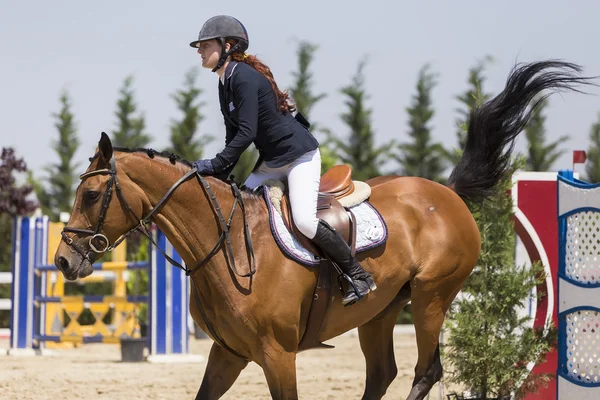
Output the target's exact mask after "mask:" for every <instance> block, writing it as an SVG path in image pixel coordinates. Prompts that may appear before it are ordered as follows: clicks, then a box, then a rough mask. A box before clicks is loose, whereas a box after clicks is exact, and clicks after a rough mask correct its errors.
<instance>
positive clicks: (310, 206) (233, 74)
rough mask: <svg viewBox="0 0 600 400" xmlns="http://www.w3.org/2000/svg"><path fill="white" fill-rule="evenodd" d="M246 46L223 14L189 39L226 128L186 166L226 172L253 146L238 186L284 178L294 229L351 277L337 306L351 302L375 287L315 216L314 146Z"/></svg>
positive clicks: (242, 31)
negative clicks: (213, 84) (215, 80)
mask: <svg viewBox="0 0 600 400" xmlns="http://www.w3.org/2000/svg"><path fill="white" fill-rule="evenodd" d="M248 44H249V41H248V33H247V31H246V28H244V26H243V25H242V23H241V22H240V21H238V20H237V19H235V18H233V17H230V16H226V15H218V16H215V17H212V18H210V19H209V20H208V21H206V22H205V23H204V25H203V26H202V29H200V33H199V35H198V40H196V41H193V42H192V43H190V46H192V47H194V48H197V49H198V54H200V55H201V56H202V66H203V67H204V68H208V69H211V70H212V72H216V74H217V75H218V76H219V100H220V106H221V112H222V114H223V117H224V120H225V128H226V138H225V148H224V149H223V150H222V151H221V152H220V153H218V154H217V155H216V156H215V157H214V158H212V159H201V160H198V161H196V162H194V165H195V166H196V167H197V168H198V171H199V172H200V173H201V174H206V175H220V176H227V175H228V173H229V172H230V171H231V170H232V169H233V167H234V166H235V164H236V163H237V161H238V159H239V157H240V156H241V154H242V153H243V152H244V150H246V149H247V148H248V146H249V145H250V144H251V143H254V144H255V146H256V148H257V149H258V150H259V152H260V154H261V158H262V161H260V164H259V165H258V167H257V168H255V170H254V171H253V172H252V173H251V174H250V176H248V179H247V180H246V181H245V183H244V185H245V186H246V187H248V188H249V189H255V188H257V187H258V186H260V184H261V183H262V182H264V181H265V180H266V179H279V180H287V186H288V192H289V200H290V203H291V208H292V217H293V219H294V221H295V223H296V226H297V228H298V230H299V231H300V232H301V233H302V234H303V235H305V236H306V237H307V238H309V239H311V240H312V241H313V242H314V243H315V244H316V245H317V246H318V247H319V248H320V249H321V250H322V251H323V252H324V253H325V254H326V255H327V256H328V257H329V258H331V259H332V260H333V261H334V262H335V263H336V264H337V265H338V266H339V267H340V268H341V269H342V271H344V273H345V274H346V275H348V276H349V277H350V278H351V279H352V281H353V284H354V285H348V289H347V290H346V293H345V295H344V298H343V299H342V303H343V304H344V305H348V304H353V303H354V302H356V301H358V300H359V299H360V298H362V297H363V296H364V295H366V294H367V293H369V292H370V291H372V290H375V289H376V285H375V283H374V281H373V279H372V278H371V275H370V274H369V273H368V272H367V271H365V270H364V269H363V268H362V267H361V266H360V264H359V263H358V260H357V259H356V257H355V256H352V254H351V251H350V247H349V246H348V245H347V244H346V242H345V241H344V239H342V237H341V236H340V235H339V234H338V233H337V232H336V231H335V230H334V229H333V228H332V227H330V226H329V224H327V223H326V222H325V221H323V220H320V219H318V218H317V198H318V193H319V183H320V178H321V155H320V153H319V148H318V146H319V143H318V142H317V140H316V139H315V138H314V136H313V135H312V134H311V133H310V132H309V131H308V129H307V128H308V122H306V120H305V119H304V118H303V117H302V116H301V114H296V117H294V116H293V114H292V113H293V112H294V111H296V110H295V107H294V106H293V105H292V104H290V102H288V100H289V98H288V94H287V93H285V92H282V91H281V90H279V88H278V87H277V84H276V83H275V80H274V78H273V74H272V73H271V70H270V69H269V67H267V66H266V65H265V64H263V63H262V62H261V61H259V60H258V59H257V58H256V57H255V56H253V55H249V54H246V53H245V51H246V49H247V48H248ZM353 286H354V287H353ZM354 288H356V290H357V291H358V292H357V291H355V289H354Z"/></svg>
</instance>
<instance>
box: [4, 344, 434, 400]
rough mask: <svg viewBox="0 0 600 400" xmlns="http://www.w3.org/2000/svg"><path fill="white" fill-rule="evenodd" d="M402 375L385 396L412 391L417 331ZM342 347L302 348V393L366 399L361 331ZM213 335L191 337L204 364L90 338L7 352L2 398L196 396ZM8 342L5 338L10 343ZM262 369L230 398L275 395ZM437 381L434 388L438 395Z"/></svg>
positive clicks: (248, 375)
mask: <svg viewBox="0 0 600 400" xmlns="http://www.w3.org/2000/svg"><path fill="white" fill-rule="evenodd" d="M394 342H395V349H396V362H397V365H398V377H397V378H396V380H395V381H394V383H392V385H391V386H390V388H389V390H388V393H387V395H386V396H385V398H388V399H404V398H406V396H407V395H408V393H409V389H410V385H411V383H412V379H413V368H414V366H415V362H416V360H417V348H416V343H415V338H414V333H413V334H396V335H395V340H394ZM328 343H329V344H332V345H334V346H336V348H335V349H324V350H310V351H307V352H303V353H300V354H299V355H298V361H297V370H298V374H297V379H298V391H299V396H300V398H301V399H360V397H361V395H362V392H363V388H364V380H365V371H364V368H365V363H364V359H363V356H362V353H361V351H360V347H359V342H358V337H356V335H355V334H348V335H345V336H340V337H338V338H335V339H333V340H331V341H329V342H328ZM211 344H212V341H211V340H209V339H205V340H196V339H193V338H192V339H190V345H191V349H192V352H193V353H194V354H201V355H203V356H204V357H205V360H204V361H203V362H201V363H187V364H181V363H180V364H151V363H122V362H121V353H120V348H119V346H118V345H105V344H87V345H84V346H82V347H79V348H77V349H60V350H53V353H54V354H52V355H50V356H36V357H9V356H5V355H4V353H3V354H2V355H0V399H2V400H12V399H15V400H27V399H35V400H42V399H53V400H56V399H60V400H71V399H110V400H133V399H193V398H194V396H195V394H196V392H197V390H198V388H199V387H200V383H201V381H202V376H203V374H204V368H205V367H206V358H207V357H208V352H209V350H210V346H211ZM7 347H8V341H7V340H3V341H0V348H7ZM270 398H271V397H270V395H269V390H268V387H267V384H266V381H265V378H264V375H263V373H262V369H261V368H260V367H259V366H258V365H256V364H254V363H251V364H249V365H248V367H246V369H245V370H244V371H242V373H241V375H240V377H239V378H238V380H237V381H236V382H235V384H234V385H233V387H232V388H231V389H230V390H229V391H228V392H227V393H226V394H225V396H224V397H223V399H235V400H241V399H270ZM438 398H439V396H438V386H437V385H436V386H434V389H433V390H432V393H431V394H430V399H431V400H437V399H438Z"/></svg>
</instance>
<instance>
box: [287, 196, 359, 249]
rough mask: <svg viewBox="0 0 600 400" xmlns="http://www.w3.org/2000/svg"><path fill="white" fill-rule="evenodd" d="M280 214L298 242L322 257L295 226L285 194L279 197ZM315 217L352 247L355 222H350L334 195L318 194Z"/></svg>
mask: <svg viewBox="0 0 600 400" xmlns="http://www.w3.org/2000/svg"><path fill="white" fill-rule="evenodd" d="M281 214H282V217H283V222H284V223H285V225H286V227H287V228H288V230H289V231H290V232H292V234H293V235H294V236H295V237H296V239H298V241H299V242H300V244H301V245H302V246H304V247H305V248H306V249H308V250H309V251H311V252H312V253H313V254H316V255H318V256H320V257H321V258H323V253H322V252H321V250H319V248H318V247H317V246H315V245H314V244H313V243H312V241H311V240H310V239H309V238H307V237H306V236H304V235H303V234H302V232H300V231H299V230H298V228H297V227H296V224H295V223H294V218H293V216H292V209H291V204H290V202H289V200H288V197H287V194H286V195H284V196H283V197H282V199H281ZM317 218H319V219H322V220H324V221H326V222H327V223H328V224H329V225H331V226H332V227H333V228H334V229H335V230H336V231H337V232H338V233H339V234H340V236H341V237H342V238H343V239H344V240H345V241H346V243H348V245H349V246H351V247H354V245H353V240H352V239H353V237H354V236H356V235H353V234H352V230H353V229H356V224H352V223H351V221H350V217H349V216H348V213H347V212H346V209H344V207H343V206H342V205H341V204H340V203H339V202H338V201H337V200H336V199H335V197H334V196H331V195H327V196H319V198H318V200H317Z"/></svg>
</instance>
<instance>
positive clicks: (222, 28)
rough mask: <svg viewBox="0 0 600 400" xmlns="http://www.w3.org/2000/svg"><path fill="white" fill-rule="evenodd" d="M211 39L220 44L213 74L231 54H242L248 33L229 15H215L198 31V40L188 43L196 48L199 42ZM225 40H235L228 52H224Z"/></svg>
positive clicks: (245, 46) (246, 44) (246, 43)
mask: <svg viewBox="0 0 600 400" xmlns="http://www.w3.org/2000/svg"><path fill="white" fill-rule="evenodd" d="M211 39H218V40H219V41H220V42H221V58H220V59H219V62H218V63H217V66H216V67H215V68H213V70H212V71H213V72H215V71H216V70H218V69H219V68H221V67H222V66H223V64H224V63H225V60H227V57H229V55H230V54H231V53H233V52H235V51H242V52H244V51H246V49H247V48H248V45H249V44H250V43H249V40H248V32H247V31H246V28H245V27H244V25H242V23H241V22H240V21H238V20H237V19H235V18H233V17H230V16H229V15H217V16H215V17H212V18H210V19H209V20H208V21H206V22H205V23H204V25H202V29H200V33H199V34H198V40H195V41H193V42H192V43H190V46H192V47H194V48H198V46H199V44H200V42H203V41H205V40H211ZM227 39H235V40H237V43H236V44H235V45H234V46H232V47H231V49H229V51H228V52H226V51H225V41H226V40H227Z"/></svg>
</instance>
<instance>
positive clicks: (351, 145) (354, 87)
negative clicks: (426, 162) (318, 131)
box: [331, 60, 393, 180]
mask: <svg viewBox="0 0 600 400" xmlns="http://www.w3.org/2000/svg"><path fill="white" fill-rule="evenodd" d="M364 67H365V61H364V60H362V61H360V62H359V64H358V69H357V71H356V73H355V75H354V76H353V78H352V83H351V84H349V85H348V86H345V87H344V88H342V90H341V92H342V93H343V94H344V95H345V96H346V101H345V104H346V106H347V108H348V109H347V111H346V112H345V113H343V114H342V115H341V118H342V121H344V123H345V124H346V125H347V126H348V128H349V129H350V134H349V136H348V138H347V139H344V140H342V139H340V138H339V137H334V136H333V135H331V140H332V143H333V145H334V148H335V150H336V151H337V153H338V156H339V157H340V160H341V161H342V162H343V163H346V164H350V165H351V166H352V168H353V176H354V179H358V180H366V179H370V178H372V177H374V176H377V175H379V174H380V172H379V168H380V166H381V164H382V163H384V162H385V161H387V160H388V159H389V158H390V156H391V154H390V150H391V148H392V147H393V142H390V143H388V144H385V145H383V146H381V147H376V146H375V143H374V142H375V140H374V134H373V127H372V126H371V110H370V109H369V108H367V106H366V104H365V103H366V100H367V93H366V90H365V78H364V72H363V70H364Z"/></svg>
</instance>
